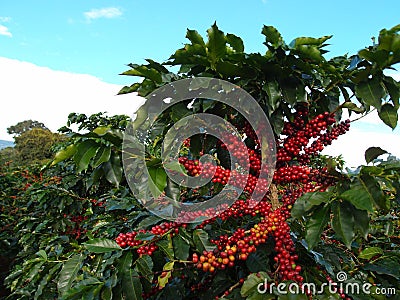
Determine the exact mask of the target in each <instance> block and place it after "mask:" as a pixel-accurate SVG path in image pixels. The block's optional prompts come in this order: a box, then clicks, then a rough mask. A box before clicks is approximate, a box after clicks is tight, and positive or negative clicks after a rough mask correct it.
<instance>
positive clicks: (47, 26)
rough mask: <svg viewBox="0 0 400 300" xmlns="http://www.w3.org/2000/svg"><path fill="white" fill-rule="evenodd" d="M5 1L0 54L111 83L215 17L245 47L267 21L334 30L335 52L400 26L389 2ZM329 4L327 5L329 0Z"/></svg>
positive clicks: (258, 39)
mask: <svg viewBox="0 0 400 300" xmlns="http://www.w3.org/2000/svg"><path fill="white" fill-rule="evenodd" d="M323 3H324V2H322V1H288V0H286V1H278V0H264V1H262V0H250V1H243V0H229V1H226V0H205V1H203V0H202V1H190V0H185V1H181V0H177V1H156V0H148V1H144V0H142V1H137V0H136V1H66V0H58V1H54V0H39V1H31V0H25V1H21V0H14V1H1V3H0V17H2V19H0V24H1V25H2V26H5V27H7V28H8V32H9V33H10V34H11V35H12V36H11V37H10V36H7V35H3V36H0V38H1V39H0V45H1V46H0V56H3V57H8V58H14V59H18V60H22V61H28V62H32V63H34V64H37V65H39V66H47V67H50V68H52V69H55V70H62V71H68V72H74V73H85V74H91V75H94V76H97V77H99V78H101V79H103V80H104V81H106V82H109V83H115V84H126V83H129V82H131V78H125V77H124V76H118V74H119V73H121V72H123V71H124V70H125V66H124V65H125V64H127V63H130V62H139V63H140V62H143V59H145V58H152V59H155V60H159V61H163V60H166V59H167V58H168V57H169V55H170V54H171V53H173V51H174V50H175V49H177V48H178V47H180V46H181V45H182V44H183V43H184V42H185V38H184V36H185V31H186V28H190V29H196V30H198V31H199V32H200V33H201V34H205V31H206V29H207V28H208V27H209V26H210V25H211V24H212V23H213V22H214V21H217V24H218V25H219V27H220V28H221V29H222V30H223V31H225V32H230V33H234V34H236V35H239V36H241V37H242V38H243V39H244V41H245V45H246V49H247V51H257V52H258V51H260V52H263V51H264V46H263V45H262V42H263V36H262V35H261V34H260V31H261V28H262V25H263V24H265V25H273V26H275V27H276V28H278V30H279V31H280V32H281V33H282V35H283V36H284V38H285V40H286V41H287V42H290V41H291V40H292V39H293V38H295V37H298V36H315V37H317V36H322V35H333V38H332V39H331V44H332V45H331V46H330V47H329V48H328V49H329V50H330V51H331V53H330V55H335V56H336V55H341V54H344V53H346V52H349V53H355V52H356V51H357V50H359V49H361V48H363V47H364V46H367V45H369V44H370V43H371V39H370V38H371V36H373V35H375V36H376V35H377V34H378V32H379V30H380V29H381V28H389V27H392V26H394V25H396V24H398V23H400V16H399V11H400V2H399V1H396V0H391V1H380V2H373V1H368V0H367V1H365V0H364V1H335V2H332V1H330V2H325V3H326V4H323ZM327 3H329V4H327Z"/></svg>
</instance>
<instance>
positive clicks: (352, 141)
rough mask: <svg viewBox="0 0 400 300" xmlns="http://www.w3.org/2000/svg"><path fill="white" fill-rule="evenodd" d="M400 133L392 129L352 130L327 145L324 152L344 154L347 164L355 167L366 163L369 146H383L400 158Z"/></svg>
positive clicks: (337, 154)
mask: <svg viewBox="0 0 400 300" xmlns="http://www.w3.org/2000/svg"><path fill="white" fill-rule="evenodd" d="M399 145H400V135H399V134H394V133H392V132H391V131H390V129H389V130H388V131H386V132H373V131H370V130H364V129H360V128H350V130H349V131H348V132H347V133H346V134H344V135H342V136H340V137H339V138H338V139H337V140H335V141H333V143H332V145H330V146H328V147H326V148H325V149H324V151H323V154H328V155H332V156H339V155H342V156H343V159H344V161H345V162H346V166H347V167H349V168H355V167H358V166H359V165H365V164H366V162H365V159H364V153H365V150H367V149H368V148H369V147H373V146H375V147H381V148H382V149H384V150H386V151H387V152H389V153H391V154H392V155H394V156H396V157H398V158H400V147H399Z"/></svg>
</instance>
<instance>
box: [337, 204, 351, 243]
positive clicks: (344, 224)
mask: <svg viewBox="0 0 400 300" xmlns="http://www.w3.org/2000/svg"><path fill="white" fill-rule="evenodd" d="M335 204H336V205H333V207H332V208H333V209H332V213H333V219H332V228H333V230H334V231H335V232H336V234H337V235H338V236H339V237H340V238H341V239H342V241H343V242H344V244H345V245H346V247H347V248H348V249H350V248H351V242H352V241H353V239H354V235H355V233H354V215H353V206H352V205H351V204H350V203H348V202H339V203H335Z"/></svg>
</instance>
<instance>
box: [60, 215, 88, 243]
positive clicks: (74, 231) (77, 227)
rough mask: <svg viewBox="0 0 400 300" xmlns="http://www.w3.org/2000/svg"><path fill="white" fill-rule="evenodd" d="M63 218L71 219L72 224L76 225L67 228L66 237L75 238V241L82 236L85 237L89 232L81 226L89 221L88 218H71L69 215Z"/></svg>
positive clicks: (80, 216)
mask: <svg viewBox="0 0 400 300" xmlns="http://www.w3.org/2000/svg"><path fill="white" fill-rule="evenodd" d="M63 216H64V218H66V219H69V220H70V221H71V222H73V223H74V225H72V226H68V227H67V229H66V231H65V234H66V235H72V236H74V237H75V239H79V238H80V237H81V236H82V235H84V234H85V233H86V232H87V230H86V229H84V228H82V226H81V223H82V222H83V221H85V220H87V219H88V217H87V216H83V215H78V216H71V215H67V214H64V215H63Z"/></svg>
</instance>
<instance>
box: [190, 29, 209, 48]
mask: <svg viewBox="0 0 400 300" xmlns="http://www.w3.org/2000/svg"><path fill="white" fill-rule="evenodd" d="M186 38H187V39H188V40H189V41H191V42H192V44H198V45H202V46H205V43H204V40H203V37H202V36H201V35H200V34H199V33H198V32H197V31H196V30H191V29H188V30H187V31H186Z"/></svg>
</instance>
